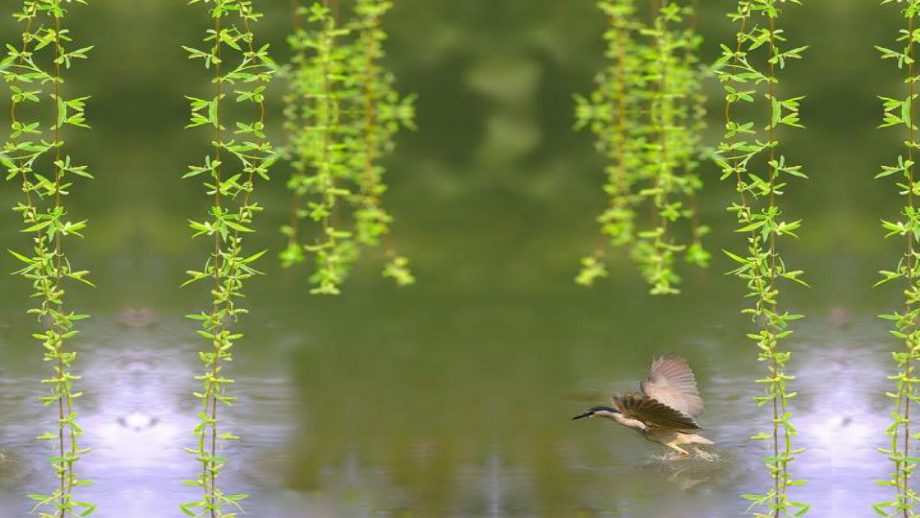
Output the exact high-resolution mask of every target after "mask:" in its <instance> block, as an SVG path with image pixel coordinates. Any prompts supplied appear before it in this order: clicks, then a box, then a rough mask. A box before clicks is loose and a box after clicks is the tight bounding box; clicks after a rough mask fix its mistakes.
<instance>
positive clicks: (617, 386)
mask: <svg viewBox="0 0 920 518" xmlns="http://www.w3.org/2000/svg"><path fill="white" fill-rule="evenodd" d="M268 282H269V283H270V281H268ZM719 282H721V280H720V281H719ZM271 284H274V283H271ZM282 284H284V283H283V282H278V283H277V285H276V286H275V287H276V288H281V285H282ZM627 284H628V283H627ZM263 288H264V286H263ZM641 288H642V287H641V286H638V285H635V286H631V289H632V290H633V292H632V293H631V295H634V296H637V297H642V295H641ZM425 291H426V290H418V291H416V292H411V293H410V292H397V293H393V292H391V291H390V290H389V289H388V288H387V287H386V286H385V285H381V286H379V289H377V290H372V291H369V292H363V293H361V296H360V297H354V299H352V300H350V301H346V300H340V301H332V302H331V303H328V304H326V303H323V304H320V303H318V302H313V301H308V300H306V299H305V298H299V299H294V298H293V297H286V300H285V303H283V304H272V303H266V304H264V305H262V306H261V310H260V311H259V312H257V313H254V315H253V316H252V318H250V319H249V321H248V322H247V323H246V324H244V325H243V328H244V330H245V332H246V333H247V339H246V340H245V341H243V342H241V346H240V348H239V350H238V351H237V357H236V361H235V362H234V364H233V366H232V367H231V372H232V374H233V376H234V377H235V378H236V380H237V383H236V385H235V386H234V392H236V393H237V394H238V395H239V396H240V401H239V403H238V404H237V405H236V406H235V407H234V408H233V409H232V411H231V413H230V415H229V416H228V426H229V429H232V430H234V431H236V432H238V433H239V434H240V435H242V436H243V440H242V441H241V442H240V443H239V444H238V445H234V446H232V447H229V448H228V451H226V453H227V455H228V456H229V457H230V459H231V462H230V464H229V470H228V472H227V476H226V482H225V484H226V486H227V487H228V488H232V489H233V490H239V491H243V492H246V493H250V494H252V495H253V497H252V498H251V500H250V501H249V502H248V504H247V508H249V509H250V514H251V515H252V516H259V517H266V518H275V517H278V518H281V517H289V516H304V517H313V516H330V517H333V516H334V517H365V516H366V517H370V516H396V517H413V516H458V517H459V516H494V517H499V516H522V517H523V516H585V517H589V516H628V517H648V516H655V517H672V516H673V517H681V518H683V517H697V516H698V517H701V518H702V517H707V516H735V515H738V514H739V513H740V512H741V510H742V509H743V506H744V504H743V502H742V501H741V500H740V499H739V498H738V494H739V493H742V492H756V491H757V490H759V489H761V488H764V487H766V486H767V485H768V484H769V481H768V480H767V479H766V478H765V477H764V475H763V470H762V469H760V466H759V461H758V459H759V457H760V456H762V455H764V454H765V452H764V450H763V449H762V448H761V445H758V444H754V443H752V442H751V441H749V440H748V437H749V436H750V435H753V434H754V433H756V432H757V431H759V430H760V429H762V428H763V427H764V426H765V423H766V413H765V412H763V411H761V409H758V408H757V407H756V405H754V403H753V402H752V399H751V397H752V396H753V395H754V394H755V393H756V390H757V389H756V388H755V387H754V385H753V383H752V379H753V378H754V377H755V376H756V375H758V374H759V373H761V372H762V368H763V366H762V365H760V364H758V363H757V362H756V360H755V355H754V352H753V351H752V350H751V347H750V346H749V344H747V343H746V342H745V341H744V339H743V335H741V332H742V331H743V325H740V324H739V323H738V321H739V320H740V319H739V318H737V317H735V316H733V314H732V313H730V312H727V311H726V307H725V305H724V304H722V303H718V302H716V303H712V304H709V305H707V304H700V303H697V304H688V303H682V302H670V303H650V302H635V303H627V302H624V301H618V300H617V299H616V298H612V299H610V300H603V299H602V298H601V297H598V296H591V295H590V294H589V296H588V299H589V300H585V297H584V296H583V295H584V294H583V292H578V291H576V290H572V292H570V293H566V292H565V290H560V291H559V292H555V293H545V292H539V291H534V292H532V293H529V294H527V295H526V296H524V295H522V296H521V297H520V298H510V297H509V298H504V297H495V296H492V295H490V296H488V297H486V296H483V298H482V299H481V300H476V299H475V297H473V296H469V297H466V298H465V299H464V300H456V298H454V297H447V298H444V297H437V296H435V295H434V294H432V293H430V292H428V293H426V292H425ZM259 292H260V293H262V294H263V295H264V292H263V291H262V290H259ZM579 295H582V296H579ZM355 299H357V300H355ZM262 300H265V301H267V300H268V299H267V297H265V298H264V299H262ZM320 306H326V307H325V308H324V309H318V308H319V307H320ZM330 306H331V307H330ZM669 307H670V309H674V308H679V309H680V310H681V314H680V315H679V316H676V317H674V316H669V317H668V319H667V320H668V323H667V324H666V325H656V326H654V327H653V328H652V329H649V328H648V326H647V325H646V323H647V322H649V321H655V319H656V318H658V317H660V315H662V314H664V313H665V312H666V311H667V309H666V308H669ZM600 308H603V309H600ZM812 314H813V315H812V318H811V319H810V320H808V321H806V322H807V323H805V324H803V325H802V326H801V327H802V328H801V330H800V332H799V334H798V335H797V337H798V339H797V340H796V342H795V344H796V348H797V349H799V350H801V351H802V352H800V353H799V355H798V356H797V357H796V361H795V362H794V363H793V367H794V372H795V374H796V375H798V377H799V379H798V381H797V384H796V389H797V390H798V391H799V392H800V393H801V397H800V398H798V399H796V404H795V406H794V410H795V420H794V422H795V424H796V425H797V426H798V428H799V429H800V430H801V435H800V437H799V441H800V444H801V445H802V446H804V447H806V448H807V449H808V451H807V452H806V453H805V454H803V455H802V456H801V457H800V458H799V460H798V461H797V462H796V463H795V464H794V471H795V473H796V474H797V475H798V476H799V477H801V478H806V479H808V480H809V481H810V484H809V485H807V486H804V487H803V488H801V489H799V490H798V491H796V498H798V499H801V500H803V501H807V502H809V503H811V504H813V505H814V506H815V508H816V510H815V512H814V513H813V515H814V516H840V517H844V516H862V515H866V516H868V515H869V513H870V512H871V510H870V509H869V508H868V506H869V505H870V503H872V502H875V501H879V500H881V499H882V498H884V496H885V491H884V489H883V488H880V487H878V486H876V485H875V484H874V483H873V480H874V479H877V478H882V477H884V476H885V475H886V473H887V471H888V469H889V467H890V466H889V463H888V462H887V461H886V460H885V458H884V457H883V456H882V455H881V454H879V453H877V452H876V451H875V448H877V447H879V446H882V445H883V443H884V441H883V435H882V433H883V430H884V428H885V427H886V426H887V423H888V421H887V414H888V412H889V409H890V408H889V407H890V405H889V403H888V402H887V401H886V399H885V398H884V396H883V395H882V394H883V391H884V389H885V388H886V382H885V380H884V372H886V369H888V364H887V361H888V355H887V354H886V352H885V350H884V345H878V346H875V345H872V344H873V343H879V344H883V343H884V340H879V337H880V336H884V326H883V325H881V324H879V323H877V322H876V320H875V319H874V318H872V317H871V316H867V315H863V314H860V313H859V312H851V311H849V310H847V309H845V308H835V309H834V310H833V311H830V312H825V313H824V314H822V313H820V310H819V309H818V308H812ZM269 315H270V316H269ZM349 315H356V317H355V320H354V321H350V319H349ZM656 315H657V316H658V317H656ZM8 318H9V320H8V324H7V327H6V328H5V330H4V333H3V337H2V341H0V346H2V347H0V351H2V352H0V361H2V363H0V365H2V366H3V367H2V370H0V375H2V376H0V379H2V380H3V382H2V383H3V385H2V390H0V413H2V415H3V416H4V426H3V427H0V445H2V448H3V451H8V452H11V453H15V455H16V465H15V466H14V467H11V468H9V469H0V474H2V475H3V477H4V482H3V483H2V484H0V509H2V510H3V514H4V515H5V516H25V515H26V514H25V513H26V510H27V505H28V504H27V502H26V501H25V500H24V498H23V494H25V493H27V492H31V491H34V490H36V489H38V488H41V487H47V486H48V485H50V484H51V483H52V481H51V480H50V479H49V478H48V477H47V472H46V470H45V469H44V468H43V466H42V462H41V461H42V459H43V457H45V456H47V455H49V452H48V451H46V450H44V446H42V445H40V444H37V443H36V442H35V441H33V440H32V437H33V436H34V435H37V429H38V427H39V425H38V423H45V425H48V424H49V420H48V417H49V414H48V413H47V412H44V411H43V410H42V408H41V406H40V405H39V404H38V403H37V398H38V396H39V395H40V393H41V392H42V387H41V386H40V385H39V384H38V383H37V380H38V379H39V378H40V377H41V376H42V375H43V373H44V371H45V366H44V365H43V364H42V362H41V361H40V359H39V358H38V355H37V354H35V352H36V351H35V349H34V348H33V349H30V348H28V347H16V346H15V345H14V344H17V343H20V342H22V343H26V344H28V343H29V342H28V337H27V336H26V333H25V328H27V327H28V326H27V325H26V321H25V320H24V319H21V318H15V317H8ZM120 320H123V317H122V318H121V319H120V318H119V316H118V315H117V314H112V315H105V314H100V315H97V318H95V320H94V322H93V324H91V325H88V326H87V329H86V333H85V336H84V337H83V339H82V342H81V344H82V345H83V349H82V351H81V354H82V355H83V356H82V358H81V368H80V373H81V374H82V375H83V377H84V380H85V381H84V382H83V383H82V388H83V389H84V390H85V391H86V394H87V395H86V397H85V399H83V400H82V403H81V405H80V408H79V411H80V414H81V421H82V425H83V427H84V428H85V429H86V430H87V434H86V437H85V442H86V444H87V445H89V446H91V447H93V449H94V451H93V452H92V453H91V454H90V455H88V456H87V457H86V458H85V460H84V461H83V462H82V472H83V473H84V475H85V476H87V477H89V478H91V479H93V480H95V481H96V484H95V485H94V486H93V487H91V488H89V489H88V490H86V491H85V493H84V496H85V498H87V499H89V500H91V501H93V502H96V503H98V504H99V506H100V509H99V511H98V515H99V516H102V517H137V518H147V517H150V518H154V517H157V516H167V515H172V514H175V513H173V511H175V510H176V506H177V505H178V504H179V503H180V502H183V501H188V500H192V499H194V498H195V496H196V492H195V491H194V489H193V488H188V487H185V486H182V485H181V484H180V483H179V481H180V480H181V479H183V478H190V477H193V476H194V473H195V470H196V467H197V464H196V463H195V462H194V460H193V459H192V458H191V457H190V456H189V455H188V454H186V453H185V452H184V451H183V450H182V448H183V447H188V446H190V445H191V444H192V438H191V435H190V433H189V430H190V429H191V428H192V427H193V426H194V415H195V413H196V408H197V405H195V403H194V402H193V400H192V399H191V398H190V397H189V395H188V393H189V392H190V391H191V390H193V389H194V384H193V382H192V381H191V380H192V376H193V375H194V374H195V368H196V367H197V365H196V363H195V356H196V355H195V352H194V351H195V348H196V347H198V346H199V345H200V344H199V343H196V341H195V340H194V339H193V338H192V339H190V336H192V332H191V331H192V328H191V327H190V325H188V324H187V323H185V322H182V321H181V320H179V319H177V318H175V316H173V315H169V314H168V312H166V311H163V312H161V313H160V315H159V317H158V318H157V319H156V320H155V321H154V322H151V323H149V325H146V327H130V326H126V325H125V324H124V323H122V322H120ZM630 323H632V325H630ZM137 324H141V325H145V324H144V323H143V322H140V323H137ZM137 324H135V325H137ZM661 324H664V322H662V323H661ZM166 345H168V347H167V346H166ZM669 351H674V352H679V353H681V354H684V355H685V356H687V357H688V358H689V359H690V361H691V362H692V364H693V366H694V367H695V370H696V373H697V376H698V379H699V384H700V387H701V390H702V393H703V396H704V398H705V400H706V404H707V409H706V412H705V414H704V416H703V420H702V422H703V426H704V427H705V429H706V430H705V435H706V436H707V437H709V438H710V439H712V440H714V441H715V442H716V445H715V446H713V447H711V448H710V452H711V453H712V454H713V457H714V459H713V460H700V459H688V460H677V461H671V460H665V450H664V448H662V447H660V446H658V445H655V444H652V443H649V442H646V441H645V440H644V439H642V438H641V437H640V436H639V435H638V434H635V433H634V432H632V431H629V430H626V429H623V428H620V427H617V426H615V425H614V424H612V423H608V422H606V421H574V422H573V421H571V420H570V418H571V417H572V416H574V415H576V414H577V413H579V412H581V411H582V410H583V409H584V408H586V407H588V406H593V405H595V404H603V403H605V402H606V399H607V395H608V394H610V393H611V392H614V391H620V390H632V389H634V388H635V387H636V384H637V382H638V379H639V378H641V377H642V376H643V375H644V373H645V370H646V369H647V365H648V359H649V356H650V355H651V354H653V353H659V352H669ZM854 509H856V510H859V511H854Z"/></svg>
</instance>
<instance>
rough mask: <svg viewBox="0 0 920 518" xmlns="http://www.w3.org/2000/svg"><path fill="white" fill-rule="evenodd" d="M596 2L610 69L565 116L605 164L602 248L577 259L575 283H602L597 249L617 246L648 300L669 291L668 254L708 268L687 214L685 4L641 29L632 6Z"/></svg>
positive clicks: (693, 189)
mask: <svg viewBox="0 0 920 518" xmlns="http://www.w3.org/2000/svg"><path fill="white" fill-rule="evenodd" d="M598 5H599V7H600V8H601V10H602V11H603V12H604V13H605V14H606V15H607V18H608V20H609V23H610V28H609V30H608V31H607V33H606V34H605V39H606V40H607V41H608V50H607V56H608V58H610V60H611V63H610V65H609V66H608V67H607V68H606V69H605V70H603V71H602V72H601V73H600V74H599V75H598V77H597V81H596V82H597V85H598V87H597V90H595V91H594V92H593V93H592V94H591V95H590V96H589V97H584V96H576V97H575V100H576V104H577V106H576V111H575V114H576V118H577V123H576V129H583V128H589V129H590V130H591V132H592V133H594V135H595V137H596V138H597V141H596V147H597V149H598V151H599V152H600V153H602V154H603V155H604V156H605V157H606V158H607V159H609V160H610V165H608V166H607V168H606V173H607V183H606V184H605V186H604V192H605V193H606V194H607V196H608V206H607V209H606V210H605V211H604V212H603V213H602V214H601V215H600V216H599V217H598V218H597V220H598V222H599V223H600V225H601V235H602V237H603V239H604V240H605V241H606V246H601V247H598V249H597V250H596V251H595V252H594V254H592V255H590V256H588V257H586V258H584V259H582V270H581V272H580V273H579V275H578V277H577V278H576V282H578V283H579V284H583V285H586V286H590V285H592V284H593V283H594V281H595V280H596V279H598V278H600V277H605V276H606V275H607V269H606V264H605V258H606V255H607V248H608V247H623V246H626V247H629V249H630V251H631V256H632V258H633V260H634V261H635V262H636V263H637V265H638V266H639V269H640V271H641V272H642V275H643V277H644V278H645V279H646V281H647V282H648V283H649V284H650V285H651V293H652V294H674V293H679V290H678V289H677V285H678V284H680V282H681V279H680V276H679V275H678V274H677V271H676V266H675V260H676V256H677V255H678V254H681V253H682V254H683V255H684V259H685V260H686V261H688V262H691V263H694V264H697V265H699V266H703V267H705V266H706V265H707V264H708V262H709V253H708V252H706V250H705V249H704V248H703V245H702V238H703V236H705V235H706V233H707V232H708V228H707V227H705V226H703V225H700V223H699V219H698V216H697V209H696V195H697V192H698V191H699V190H700V189H701V188H702V186H703V183H702V180H701V178H700V176H699V175H698V174H697V172H696V169H697V166H698V165H699V159H700V157H701V156H703V155H705V154H707V152H706V150H705V148H704V147H703V145H702V140H701V138H700V135H701V132H702V130H703V129H704V128H705V124H704V118H705V109H704V108H703V106H704V104H705V101H706V99H705V96H704V95H703V94H702V89H701V87H700V84H701V80H702V78H703V76H704V74H705V71H704V70H703V69H702V68H701V67H700V66H699V59H698V57H697V52H698V50H699V46H700V44H701V41H702V40H701V39H700V37H699V35H698V34H697V33H696V29H695V25H696V22H695V18H696V11H695V6H693V5H681V3H680V2H671V1H664V2H661V5H660V6H658V7H657V8H656V9H655V10H654V11H653V13H652V18H653V23H652V24H651V25H645V24H643V23H641V22H640V21H638V18H639V16H638V13H637V9H636V7H635V4H634V1H633V0H602V1H601V2H599V4H598ZM646 210H647V211H648V212H649V213H650V215H651V217H650V222H649V223H648V224H647V225H646V224H644V223H643V220H644V219H645V218H644V217H642V216H641V214H642V213H644V212H645V211H646ZM681 223H686V225H685V226H688V227H689V233H690V236H689V239H688V241H689V244H687V243H686V242H682V241H681V240H680V239H678V237H677V234H679V230H680V229H679V228H678V227H679V226H680V224H681Z"/></svg>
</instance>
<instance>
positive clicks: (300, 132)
mask: <svg viewBox="0 0 920 518" xmlns="http://www.w3.org/2000/svg"><path fill="white" fill-rule="evenodd" d="M392 6H393V4H392V2H390V1H387V0H356V2H355V3H354V6H353V10H352V12H351V13H350V15H349V16H347V19H341V18H344V17H342V16H339V15H338V11H339V10H338V9H337V8H336V9H333V7H332V6H330V3H329V2H328V1H312V0H311V1H309V2H307V3H306V4H299V5H298V6H297V9H296V12H295V18H296V20H297V22H296V27H295V30H294V33H293V34H292V35H291V36H290V38H289V43H290V46H291V49H292V51H293V58H292V60H291V63H290V64H289V65H288V66H287V67H286V68H285V69H284V72H285V74H286V76H287V79H288V84H289V91H288V94H287V95H286V97H285V105H286V109H285V115H286V121H285V129H286V130H287V134H288V144H287V146H286V147H285V149H284V152H283V154H284V156H285V157H286V158H287V160H288V161H289V162H290V164H291V167H292V174H291V177H290V180H289V181H288V188H289V189H290V190H291V191H292V194H293V204H292V214H291V220H290V222H289V223H288V224H287V225H285V226H284V227H282V229H281V230H282V233H283V234H284V235H285V236H286V237H287V238H288V246H287V248H286V249H285V250H284V251H283V252H282V253H281V261H282V264H283V265H284V266H285V267H290V266H293V265H295V264H298V263H303V262H305V261H306V260H307V258H308V257H312V258H313V261H314V262H315V265H316V267H315V272H314V273H313V275H312V276H311V279H310V280H311V282H312V283H313V285H314V288H313V290H312V292H313V293H317V294H325V295H336V294H338V293H339V292H340V286H341V284H342V283H343V282H344V281H345V279H346V278H347V277H348V274H349V271H350V270H351V267H352V265H353V264H354V263H355V262H356V261H357V260H358V258H359V257H360V255H361V253H362V251H363V250H364V249H366V248H369V247H376V246H380V245H381V243H382V241H384V240H386V239H387V236H388V234H389V232H390V225H391V223H392V221H393V218H392V216H391V215H390V214H389V213H388V212H387V211H386V209H385V208H384V207H383V203H382V201H381V198H382V196H383V195H384V193H385V192H386V190H387V188H386V184H385V183H384V181H383V177H384V174H385V168H384V167H383V165H382V164H381V159H382V158H383V157H385V156H386V155H387V154H388V153H390V152H391V151H392V150H393V149H394V146H395V144H394V136H395V134H396V133H397V132H398V131H399V130H400V129H401V128H410V129H411V128H414V123H413V120H414V116H415V108H414V99H415V97H414V96H411V95H410V96H402V95H400V94H399V93H398V92H397V91H396V89H395V78H394V76H393V74H392V73H391V72H389V71H388V70H386V69H385V68H384V67H383V66H382V65H381V64H380V60H381V59H382V58H383V57H384V56H385V52H384V42H385V41H386V38H387V35H386V33H385V31H384V30H383V27H382V18H383V16H384V15H385V14H386V13H387V12H388V11H389V10H390V9H391V8H392ZM304 221H306V222H309V223H312V224H314V225H315V227H314V228H315V230H313V229H304V228H303V227H304V225H303V224H302V222H304ZM386 248H387V255H388V257H389V262H388V263H387V264H386V266H385V267H384V275H385V276H387V277H390V278H392V279H394V280H395V281H396V283H397V284H399V285H400V286H404V285H408V284H412V283H413V282H414V281H415V279H414V277H413V275H412V273H411V272H410V270H409V268H408V259H406V258H405V257H404V256H402V255H400V254H398V253H396V252H395V251H394V250H393V248H392V247H390V246H386Z"/></svg>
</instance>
